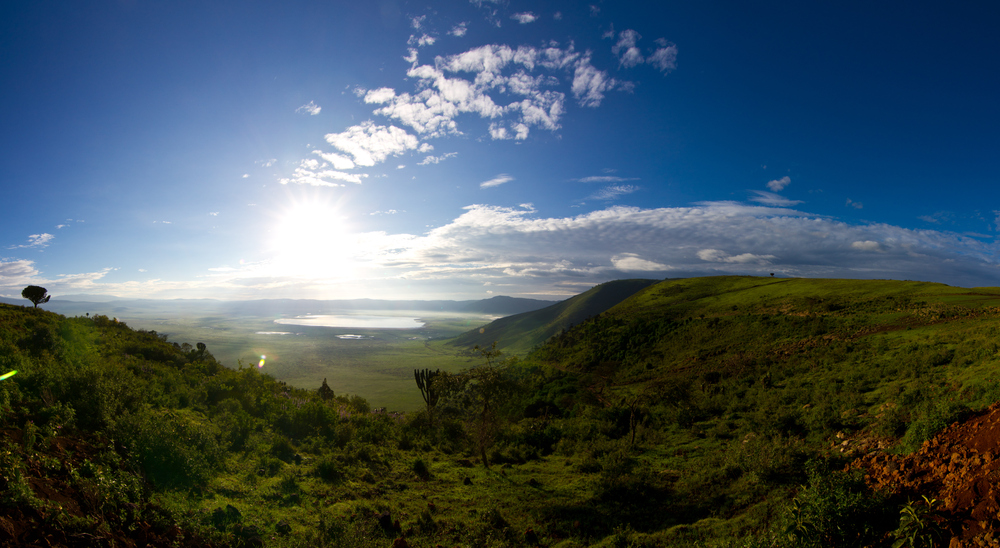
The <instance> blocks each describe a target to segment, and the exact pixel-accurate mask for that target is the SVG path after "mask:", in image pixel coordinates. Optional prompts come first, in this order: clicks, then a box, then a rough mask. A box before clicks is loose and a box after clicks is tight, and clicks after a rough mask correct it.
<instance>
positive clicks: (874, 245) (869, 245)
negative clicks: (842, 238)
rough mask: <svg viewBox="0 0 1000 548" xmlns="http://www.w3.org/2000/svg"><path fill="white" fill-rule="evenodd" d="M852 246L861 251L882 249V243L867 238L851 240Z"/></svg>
mask: <svg viewBox="0 0 1000 548" xmlns="http://www.w3.org/2000/svg"><path fill="white" fill-rule="evenodd" d="M851 248H852V249H857V250H859V251H882V244H880V243H878V242H873V241H871V240H865V241H863V242H851Z"/></svg>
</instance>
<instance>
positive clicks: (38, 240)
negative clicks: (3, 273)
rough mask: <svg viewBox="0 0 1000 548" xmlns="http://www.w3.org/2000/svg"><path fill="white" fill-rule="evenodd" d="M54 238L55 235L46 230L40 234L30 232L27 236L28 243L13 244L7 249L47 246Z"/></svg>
mask: <svg viewBox="0 0 1000 548" xmlns="http://www.w3.org/2000/svg"><path fill="white" fill-rule="evenodd" d="M54 239H55V236H53V235H52V234H49V233H48V232H43V233H41V234H31V235H29V236H28V243H26V244H21V245H13V246H10V247H8V248H7V249H24V248H32V247H37V248H41V247H48V245H49V242H51V241H52V240H54Z"/></svg>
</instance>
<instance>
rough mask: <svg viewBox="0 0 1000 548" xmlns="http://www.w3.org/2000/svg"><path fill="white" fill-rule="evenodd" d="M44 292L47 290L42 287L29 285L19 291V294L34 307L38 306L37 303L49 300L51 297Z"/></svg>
mask: <svg viewBox="0 0 1000 548" xmlns="http://www.w3.org/2000/svg"><path fill="white" fill-rule="evenodd" d="M46 293H48V291H46V289H45V288H44V287H38V286H37V285H29V286H28V287H25V288H24V290H23V291H21V296H22V297H24V298H25V299H28V300H29V301H31V304H33V305H35V308H38V305H40V304H45V303H47V302H49V299H50V298H51V297H52V296H51V295H47V294H46Z"/></svg>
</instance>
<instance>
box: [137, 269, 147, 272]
mask: <svg viewBox="0 0 1000 548" xmlns="http://www.w3.org/2000/svg"><path fill="white" fill-rule="evenodd" d="M139 272H149V271H148V270H146V269H145V268H140V269H139Z"/></svg>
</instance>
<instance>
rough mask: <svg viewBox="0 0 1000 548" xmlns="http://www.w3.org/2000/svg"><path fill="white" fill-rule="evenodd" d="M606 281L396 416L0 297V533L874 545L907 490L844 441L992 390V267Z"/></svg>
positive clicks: (909, 422)
mask: <svg viewBox="0 0 1000 548" xmlns="http://www.w3.org/2000/svg"><path fill="white" fill-rule="evenodd" d="M564 305H565V306H564V308H562V309H560V310H561V312H567V311H571V310H573V308H574V305H573V303H564ZM576 306H580V305H576ZM604 308H605V311H604V312H603V313H600V314H596V315H593V314H589V315H590V316H591V317H590V318H589V319H587V317H586V316H584V319H583V320H582V321H579V322H577V324H576V325H575V326H574V327H572V328H569V329H567V330H566V331H565V333H563V332H561V331H559V332H557V333H556V334H555V335H554V336H552V337H550V338H549V339H548V340H547V342H545V343H543V344H541V345H540V346H539V347H538V348H537V349H536V350H535V351H534V352H532V353H530V354H529V355H528V356H527V357H526V358H524V359H522V360H516V359H514V360H507V359H505V358H504V356H502V355H496V354H495V353H489V354H484V355H482V356H479V357H477V360H478V361H479V362H480V364H479V366H478V372H476V374H475V375H473V374H472V372H470V371H466V372H463V373H461V374H456V375H450V374H444V375H443V377H442V379H443V380H445V381H446V382H444V383H443V384H440V385H434V386H437V390H439V391H440V392H439V394H440V396H441V397H440V401H439V402H438V403H437V405H436V407H434V409H433V412H432V413H431V412H428V411H427V410H423V411H420V412H414V413H409V414H405V415H404V414H396V413H390V412H385V411H382V410H373V409H371V407H370V406H369V405H368V403H367V402H366V401H365V400H364V399H363V398H361V397H358V396H351V395H346V394H342V393H341V390H340V389H339V388H338V386H337V385H336V382H335V380H334V379H331V380H334V382H331V384H330V386H329V387H328V388H329V389H331V390H317V389H318V388H320V387H317V389H313V390H300V389H294V388H291V387H289V386H286V385H284V384H283V383H281V382H278V381H276V380H275V379H273V378H271V377H269V376H267V375H262V374H261V373H260V372H259V371H258V370H257V368H256V367H252V368H244V369H231V368H227V367H224V366H223V365H222V364H220V363H218V362H217V361H216V360H215V359H214V358H213V357H212V355H211V353H210V352H209V349H206V348H201V347H198V346H197V345H195V346H194V347H192V346H190V345H182V344H174V343H171V342H168V341H166V340H165V338H164V337H162V336H159V335H157V334H156V333H153V332H137V331H134V330H132V329H129V328H128V327H127V326H125V325H124V324H122V323H120V322H115V321H114V320H110V319H108V318H106V317H103V316H97V317H94V318H65V317H62V316H59V315H56V314H51V313H48V312H45V311H43V310H32V309H27V308H21V307H10V306H0V369H2V370H3V371H9V370H13V369H17V370H18V371H19V373H18V374H17V375H15V376H14V377H11V378H10V379H7V380H5V381H0V465H2V466H0V543H8V544H18V543H19V544H21V545H28V546H34V545H38V546H42V545H49V544H52V545H58V544H62V545H69V546H73V545H80V546H84V545H93V544H94V543H95V542H97V543H103V544H106V545H111V544H115V543H117V545H121V546H130V545H131V544H129V542H133V543H134V542H139V541H138V540H136V539H138V538H139V537H138V535H144V536H143V537H142V539H145V540H143V542H146V543H148V544H151V545H154V546H166V545H178V544H179V545H184V544H187V545H206V546H209V545H211V546H268V547H289V548H290V547H306V546H310V547H312V546H319V547H326V546H329V547H333V546H361V547H383V548H384V547H386V546H391V545H393V544H394V543H395V544H396V545H397V546H401V545H403V544H401V543H402V542H403V541H405V543H406V545H409V546H434V545H437V544H441V545H445V546H497V547H514V546H526V545H543V546H553V547H560V548H576V547H583V546H628V545H634V546H720V547H721V546H781V547H786V546H787V547H790V546H886V547H888V546H891V545H892V544H893V542H894V541H895V540H896V534H897V533H898V531H897V528H898V527H900V522H899V515H900V514H899V511H900V508H905V507H906V504H907V501H906V500H903V499H901V498H900V496H901V495H899V494H898V493H893V492H880V491H878V490H877V489H873V488H872V487H871V486H868V485H866V484H865V482H864V478H863V477H860V476H858V475H857V474H851V473H847V472H844V471H843V470H844V468H845V466H846V465H847V464H848V463H850V462H851V461H852V460H853V459H855V458H857V457H860V456H864V455H872V454H877V453H879V452H886V451H888V452H891V453H900V454H906V453H910V452H913V451H914V450H916V449H917V448H919V447H920V446H921V444H922V442H923V441H924V440H926V439H928V438H929V437H931V436H933V435H934V434H935V433H936V432H938V431H939V430H941V429H942V428H943V427H944V426H945V425H947V424H949V423H950V422H953V421H954V420H956V419H960V418H962V417H964V416H966V415H967V414H968V413H970V412H972V411H974V410H978V409H981V408H985V407H987V406H988V405H989V404H991V403H993V402H995V401H998V400H1000V374H998V373H997V371H998V367H997V366H998V365H1000V348H998V340H1000V290H998V289H996V288H983V289H962V288H952V287H948V286H943V285H939V284H926V283H917V282H892V281H850V280H797V279H793V280H781V279H771V278H750V277H717V278H697V279H685V280H669V281H665V282H659V283H649V284H648V285H647V286H646V287H645V288H641V289H639V290H637V291H635V292H633V293H632V294H631V295H630V296H629V297H628V298H623V299H620V300H619V301H618V302H617V303H614V304H613V306H612V305H609V306H606V307H604ZM567 313H569V312H567ZM554 317H559V315H558V314H557V315H555V316H554ZM413 390H414V391H417V388H416V386H414V387H413ZM484 456H485V457H486V461H484V460H483V457H484ZM487 464H488V465H489V466H488V467H487V466H486V465H487ZM914 494H920V493H913V492H907V495H908V496H913V495H914ZM903 533H905V531H903ZM900 534H902V533H900ZM397 539H402V541H399V542H397ZM88 543H89V544H88Z"/></svg>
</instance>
